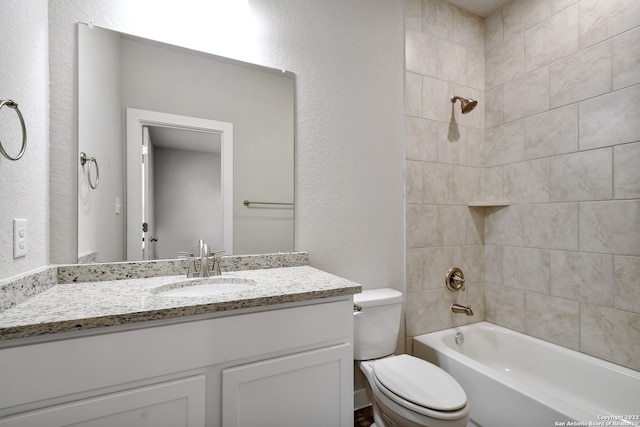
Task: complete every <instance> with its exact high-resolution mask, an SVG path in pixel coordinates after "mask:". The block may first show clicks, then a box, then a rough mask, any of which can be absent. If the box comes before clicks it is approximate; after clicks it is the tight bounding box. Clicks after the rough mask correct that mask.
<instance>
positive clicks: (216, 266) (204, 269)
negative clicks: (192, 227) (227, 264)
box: [178, 240, 224, 277]
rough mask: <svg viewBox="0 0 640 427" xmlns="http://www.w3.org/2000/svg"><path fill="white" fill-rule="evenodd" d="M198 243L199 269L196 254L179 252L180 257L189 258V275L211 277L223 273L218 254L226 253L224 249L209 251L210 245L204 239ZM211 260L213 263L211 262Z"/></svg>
mask: <svg viewBox="0 0 640 427" xmlns="http://www.w3.org/2000/svg"><path fill="white" fill-rule="evenodd" d="M198 244H199V246H200V263H199V264H200V268H199V269H198V263H196V257H195V256H194V254H192V253H190V252H178V258H186V259H187V263H188V264H187V277H209V276H219V275H221V274H222V271H221V270H220V257H219V256H218V255H219V254H221V253H224V250H220V251H215V252H211V251H209V245H207V244H206V243H205V242H204V240H200V241H199V242H198ZM210 258H211V259H210ZM210 261H211V262H212V263H213V264H210V263H209V262H210Z"/></svg>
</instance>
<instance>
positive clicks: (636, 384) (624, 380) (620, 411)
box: [413, 322, 640, 427]
mask: <svg viewBox="0 0 640 427" xmlns="http://www.w3.org/2000/svg"><path fill="white" fill-rule="evenodd" d="M458 332H461V333H462V334H463V335H464V343H463V344H461V345H458V344H456V342H455V336H456V333H458ZM413 353H414V355H415V356H417V357H420V358H422V359H425V360H427V361H429V362H431V363H434V364H436V365H438V366H440V367H441V368H443V369H444V370H445V371H447V372H449V373H450V374H451V375H452V376H453V377H454V378H455V379H456V380H457V381H458V382H459V383H460V385H462V388H464V390H465V392H466V393H467V398H468V401H469V404H470V409H471V422H470V424H469V426H482V427H512V426H518V427H528V426H530V427H545V426H554V427H556V426H572V425H580V426H599V425H601V426H640V372H637V371H634V370H631V369H627V368H624V367H622V366H618V365H615V364H613V363H609V362H606V361H604V360H601V359H597V358H595V357H591V356H587V355H585V354H582V353H579V352H577V351H573V350H569V349H566V348H564V347H560V346H558V345H555V344H551V343H548V342H546V341H542V340H539V339H536V338H533V337H530V336H527V335H524V334H521V333H518V332H515V331H512V330H510V329H506V328H503V327H500V326H496V325H493V324H491V323H487V322H480V323H475V324H472V325H467V326H462V327H459V328H454V329H447V330H444V331H439V332H434V333H430V334H425V335H420V336H418V337H415V338H414V344H413ZM638 357H640V355H638Z"/></svg>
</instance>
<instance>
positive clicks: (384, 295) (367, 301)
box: [353, 288, 402, 307]
mask: <svg viewBox="0 0 640 427" xmlns="http://www.w3.org/2000/svg"><path fill="white" fill-rule="evenodd" d="M353 302H354V303H356V304H358V305H360V306H362V307H375V306H379V305H390V304H397V303H399V302H402V293H401V292H398V291H396V290H395V289H391V288H380V289H366V290H364V291H362V293H360V294H355V295H353Z"/></svg>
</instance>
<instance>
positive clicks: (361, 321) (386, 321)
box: [353, 288, 402, 360]
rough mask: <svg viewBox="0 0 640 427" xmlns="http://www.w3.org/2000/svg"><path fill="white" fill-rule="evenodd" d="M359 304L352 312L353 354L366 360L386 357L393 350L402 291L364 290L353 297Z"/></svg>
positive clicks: (396, 337) (356, 357)
mask: <svg viewBox="0 0 640 427" xmlns="http://www.w3.org/2000/svg"><path fill="white" fill-rule="evenodd" d="M353 302H354V304H357V305H359V306H360V307H362V310H361V311H354V312H353V357H354V359H355V360H369V359H377V358H380V357H384V356H388V355H390V354H392V353H393V351H394V350H395V349H396V344H397V342H398V333H399V331H400V315H401V313H402V294H401V293H400V292H398V291H396V290H395V289H390V288H382V289H371V290H364V291H362V293H360V294H355V295H354V296H353Z"/></svg>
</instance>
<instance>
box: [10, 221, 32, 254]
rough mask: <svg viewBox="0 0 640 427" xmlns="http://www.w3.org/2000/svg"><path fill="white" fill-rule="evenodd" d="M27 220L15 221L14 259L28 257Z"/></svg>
mask: <svg viewBox="0 0 640 427" xmlns="http://www.w3.org/2000/svg"><path fill="white" fill-rule="evenodd" d="M27 252H28V251H27V220H26V219H14V220H13V258H21V257H23V256H26V255H27Z"/></svg>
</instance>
